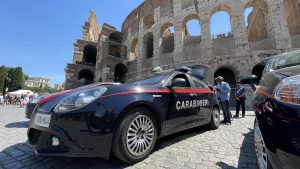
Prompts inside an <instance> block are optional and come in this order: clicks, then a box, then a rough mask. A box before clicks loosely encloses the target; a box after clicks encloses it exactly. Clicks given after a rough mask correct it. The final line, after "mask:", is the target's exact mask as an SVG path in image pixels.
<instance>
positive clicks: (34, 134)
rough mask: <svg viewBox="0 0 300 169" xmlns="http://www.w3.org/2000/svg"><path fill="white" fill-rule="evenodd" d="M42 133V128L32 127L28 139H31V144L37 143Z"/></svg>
mask: <svg viewBox="0 0 300 169" xmlns="http://www.w3.org/2000/svg"><path fill="white" fill-rule="evenodd" d="M41 134H42V131H41V130H37V129H30V131H29V134H28V139H29V142H30V144H32V145H36V144H37V143H38V141H39V138H40V136H41Z"/></svg>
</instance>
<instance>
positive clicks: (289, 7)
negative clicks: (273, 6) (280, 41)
mask: <svg viewBox="0 0 300 169" xmlns="http://www.w3.org/2000/svg"><path fill="white" fill-rule="evenodd" d="M284 8H285V16H286V18H287V24H288V28H289V32H290V34H291V35H296V34H300V19H299V16H300V1H299V0H284Z"/></svg>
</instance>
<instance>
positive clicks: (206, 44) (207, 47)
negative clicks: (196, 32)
mask: <svg viewBox="0 0 300 169" xmlns="http://www.w3.org/2000/svg"><path fill="white" fill-rule="evenodd" d="M199 18H200V23H201V32H202V35H201V53H202V54H201V55H202V57H203V58H206V59H209V60H211V59H212V58H213V56H212V54H213V53H212V40H211V33H210V16H209V15H204V16H199Z"/></svg>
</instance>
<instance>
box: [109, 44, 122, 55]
mask: <svg viewBox="0 0 300 169" xmlns="http://www.w3.org/2000/svg"><path fill="white" fill-rule="evenodd" d="M109 55H111V56H114V57H117V58H121V48H120V47H118V46H115V45H111V46H109Z"/></svg>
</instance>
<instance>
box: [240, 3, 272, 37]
mask: <svg viewBox="0 0 300 169" xmlns="http://www.w3.org/2000/svg"><path fill="white" fill-rule="evenodd" d="M250 7H252V8H253V10H252V12H251V13H250V14H249V15H248V19H247V21H248V23H247V35H248V41H249V42H255V41H260V40H263V39H265V38H268V26H267V16H268V6H267V2H266V1H264V0H250V1H249V2H248V3H247V4H246V6H245V10H246V9H247V8H250Z"/></svg>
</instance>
